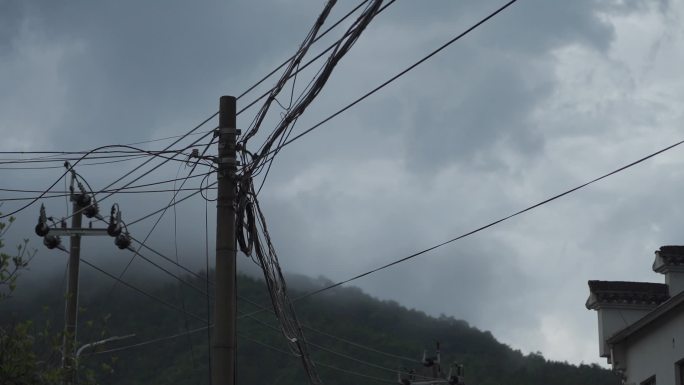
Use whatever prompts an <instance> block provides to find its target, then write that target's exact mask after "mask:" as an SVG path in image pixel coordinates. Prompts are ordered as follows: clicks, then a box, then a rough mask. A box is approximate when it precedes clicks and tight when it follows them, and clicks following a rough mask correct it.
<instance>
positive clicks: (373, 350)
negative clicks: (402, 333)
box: [237, 295, 421, 363]
mask: <svg viewBox="0 0 684 385" xmlns="http://www.w3.org/2000/svg"><path fill="white" fill-rule="evenodd" d="M237 298H238V299H239V300H242V301H245V302H247V303H249V304H250V305H252V306H254V307H256V308H258V309H260V310H264V311H267V312H270V313H272V314H275V313H274V312H273V309H269V308H267V307H266V306H263V305H261V304H259V303H257V302H255V301H252V300H250V299H249V298H245V297H243V296H239V295H238V297H237ZM252 314H254V313H246V314H245V313H243V314H242V315H238V318H243V317H249V318H252V317H253V316H252ZM302 327H304V328H305V329H308V330H311V331H312V332H314V333H317V334H320V335H323V336H326V337H329V338H332V339H334V340H337V341H340V342H343V343H345V344H348V345H351V346H354V347H357V348H360V349H363V350H367V351H369V352H373V353H376V354H380V355H383V356H385V357H389V358H393V359H397V360H400V361H408V362H413V363H421V361H420V360H417V359H415V358H409V357H403V356H399V355H396V354H392V353H388V352H384V351H382V350H378V349H375V348H372V347H370V346H367V345H363V344H360V343H358V342H354V341H351V340H348V339H346V338H342V337H339V336H336V335H334V334H330V333H327V332H324V331H322V330H320V329H317V328H314V327H312V326H310V325H307V324H305V323H302Z"/></svg>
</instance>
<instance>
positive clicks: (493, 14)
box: [265, 0, 518, 156]
mask: <svg viewBox="0 0 684 385" xmlns="http://www.w3.org/2000/svg"><path fill="white" fill-rule="evenodd" d="M517 1H518V0H511V1H509V2H508V3H506V4H504V5H503V6H501V7H500V8H498V9H497V10H496V11H494V12H492V13H490V14H489V15H488V16H487V17H485V18H484V19H482V20H480V21H478V22H477V23H476V24H474V25H473V26H471V27H470V28H468V29H467V30H465V31H464V32H461V33H460V34H459V35H457V36H456V37H454V38H452V39H451V40H449V41H447V42H446V43H444V44H443V45H442V46H440V47H439V48H437V49H436V50H434V51H432V52H431V53H430V54H428V55H427V56H425V57H423V58H422V59H420V60H419V61H417V62H415V63H414V64H412V65H410V66H409V67H407V68H406V69H404V70H403V71H401V72H399V73H398V74H396V75H394V76H393V77H391V78H389V79H388V80H386V81H385V82H383V83H382V84H380V85H379V86H377V87H375V88H374V89H372V90H370V91H368V92H367V93H365V94H364V95H363V96H361V97H360V98H358V99H356V100H354V101H353V102H351V103H350V104H348V105H346V106H345V107H343V108H342V109H340V110H338V111H337V112H335V113H333V114H332V115H330V116H328V117H327V118H325V119H323V120H321V121H320V122H318V123H316V124H314V125H313V126H311V127H310V128H308V129H306V130H305V131H303V132H302V133H300V134H298V135H296V136H295V137H293V138H292V139H290V140H288V141H286V142H285V143H284V144H283V145H282V146H281V147H280V148H276V149H274V150H272V151H270V152H269V153H267V154H265V156H268V155H270V154H272V153H274V152H276V151H279V150H280V149H281V148H282V147H285V146H287V145H289V144H291V143H292V142H294V141H296V140H298V139H299V138H301V137H302V136H304V135H306V134H308V133H310V132H311V131H313V130H315V129H316V128H318V127H320V126H322V125H323V124H325V123H327V122H329V121H330V120H332V119H334V118H335V117H337V116H338V115H340V114H342V113H343V112H345V111H347V110H348V109H350V108H352V107H353V106H355V105H357V104H358V103H360V102H361V101H363V100H365V99H366V98H368V97H369V96H371V95H373V94H374V93H376V92H378V91H379V90H381V89H382V88H384V87H385V86H387V85H389V84H390V83H392V82H394V81H395V80H397V79H398V78H400V77H401V76H403V75H404V74H406V73H407V72H409V71H411V70H412V69H414V68H416V67H417V66H419V65H420V64H422V63H424V62H425V61H427V60H428V59H430V58H431V57H433V56H435V55H436V54H437V53H439V52H440V51H442V50H443V49H445V48H447V47H448V46H450V45H451V44H453V43H455V42H456V41H458V40H460V39H461V38H462V37H464V36H466V35H468V34H469V33H470V32H472V31H473V30H474V29H475V28H477V27H479V26H480V25H482V24H484V23H485V22H487V21H488V20H489V19H491V18H493V17H494V16H496V15H497V14H499V13H500V12H502V11H503V10H504V9H506V8H508V7H509V6H511V5H512V4H513V3H515V2H517Z"/></svg>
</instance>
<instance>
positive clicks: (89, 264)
mask: <svg viewBox="0 0 684 385" xmlns="http://www.w3.org/2000/svg"><path fill="white" fill-rule="evenodd" d="M80 261H81V262H83V263H85V264H86V265H88V266H90V267H91V268H93V269H95V270H97V271H99V272H100V273H102V274H104V275H106V276H108V277H109V278H111V279H113V280H115V281H117V282H119V283H120V284H122V285H124V286H126V287H128V288H129V289H132V290H134V291H136V292H138V293H140V294H142V295H144V296H146V297H148V298H150V299H152V300H154V301H156V302H159V303H161V304H162V305H164V306H166V307H168V308H170V309H173V310H175V311H177V312H179V313H182V314H187V315H189V316H190V317H193V318H195V319H197V320H199V321H202V322H206V320H205V319H204V318H202V317H200V316H198V315H195V314H193V313H188V312H183V309H181V308H179V307H178V306H175V305H173V304H171V303H169V302H167V301H164V300H163V299H161V298H159V297H157V296H155V295H152V294H150V293H148V292H146V291H144V290H142V289H140V288H137V287H135V286H133V285H131V284H130V283H128V282H126V281H124V280H121V279H119V278H117V277H116V276H115V275H113V274H110V273H108V272H107V271H105V270H104V269H101V268H99V267H97V266H96V265H94V264H92V263H91V262H89V261H88V260H87V259H84V258H81V259H80Z"/></svg>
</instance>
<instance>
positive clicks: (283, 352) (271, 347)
mask: <svg viewBox="0 0 684 385" xmlns="http://www.w3.org/2000/svg"><path fill="white" fill-rule="evenodd" d="M238 336H239V337H240V338H243V339H245V340H247V341H250V342H253V343H255V344H257V345H261V346H263V347H266V348H268V349H271V350H274V351H277V352H279V353H282V354H286V355H288V356H290V357H293V358H296V356H293V355H292V353H291V352H288V351H285V350H282V349H280V348H277V347H275V346H272V345H269V344H266V343H264V342H261V341H259V340H256V339H253V338H250V337H249V336H247V335H245V334H243V333H238ZM314 363H315V364H316V365H318V366H320V367H323V368H327V369H331V370H335V371H338V372H341V373H346V374H350V375H353V376H357V377H363V378H367V379H371V380H375V381H379V382H385V383H390V384H396V382H394V381H389V380H386V379H384V378H380V377H374V376H369V375H366V374H362V373H357V372H354V371H351V370H347V369H342V368H338V367H336V366H332V365H328V364H324V363H321V362H319V361H314Z"/></svg>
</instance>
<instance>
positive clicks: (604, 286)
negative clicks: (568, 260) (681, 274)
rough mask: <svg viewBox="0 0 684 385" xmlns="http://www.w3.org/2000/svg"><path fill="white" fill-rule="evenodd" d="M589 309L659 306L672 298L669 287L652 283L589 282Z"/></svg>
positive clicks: (587, 304)
mask: <svg viewBox="0 0 684 385" xmlns="http://www.w3.org/2000/svg"><path fill="white" fill-rule="evenodd" d="M589 291H590V292H591V295H590V296H589V299H587V303H586V306H587V308H588V309H595V308H597V307H598V306H600V305H608V304H615V305H654V306H655V305H659V304H661V303H663V302H665V301H667V299H668V298H670V295H669V292H668V288H667V285H665V284H663V283H650V282H625V281H589Z"/></svg>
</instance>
